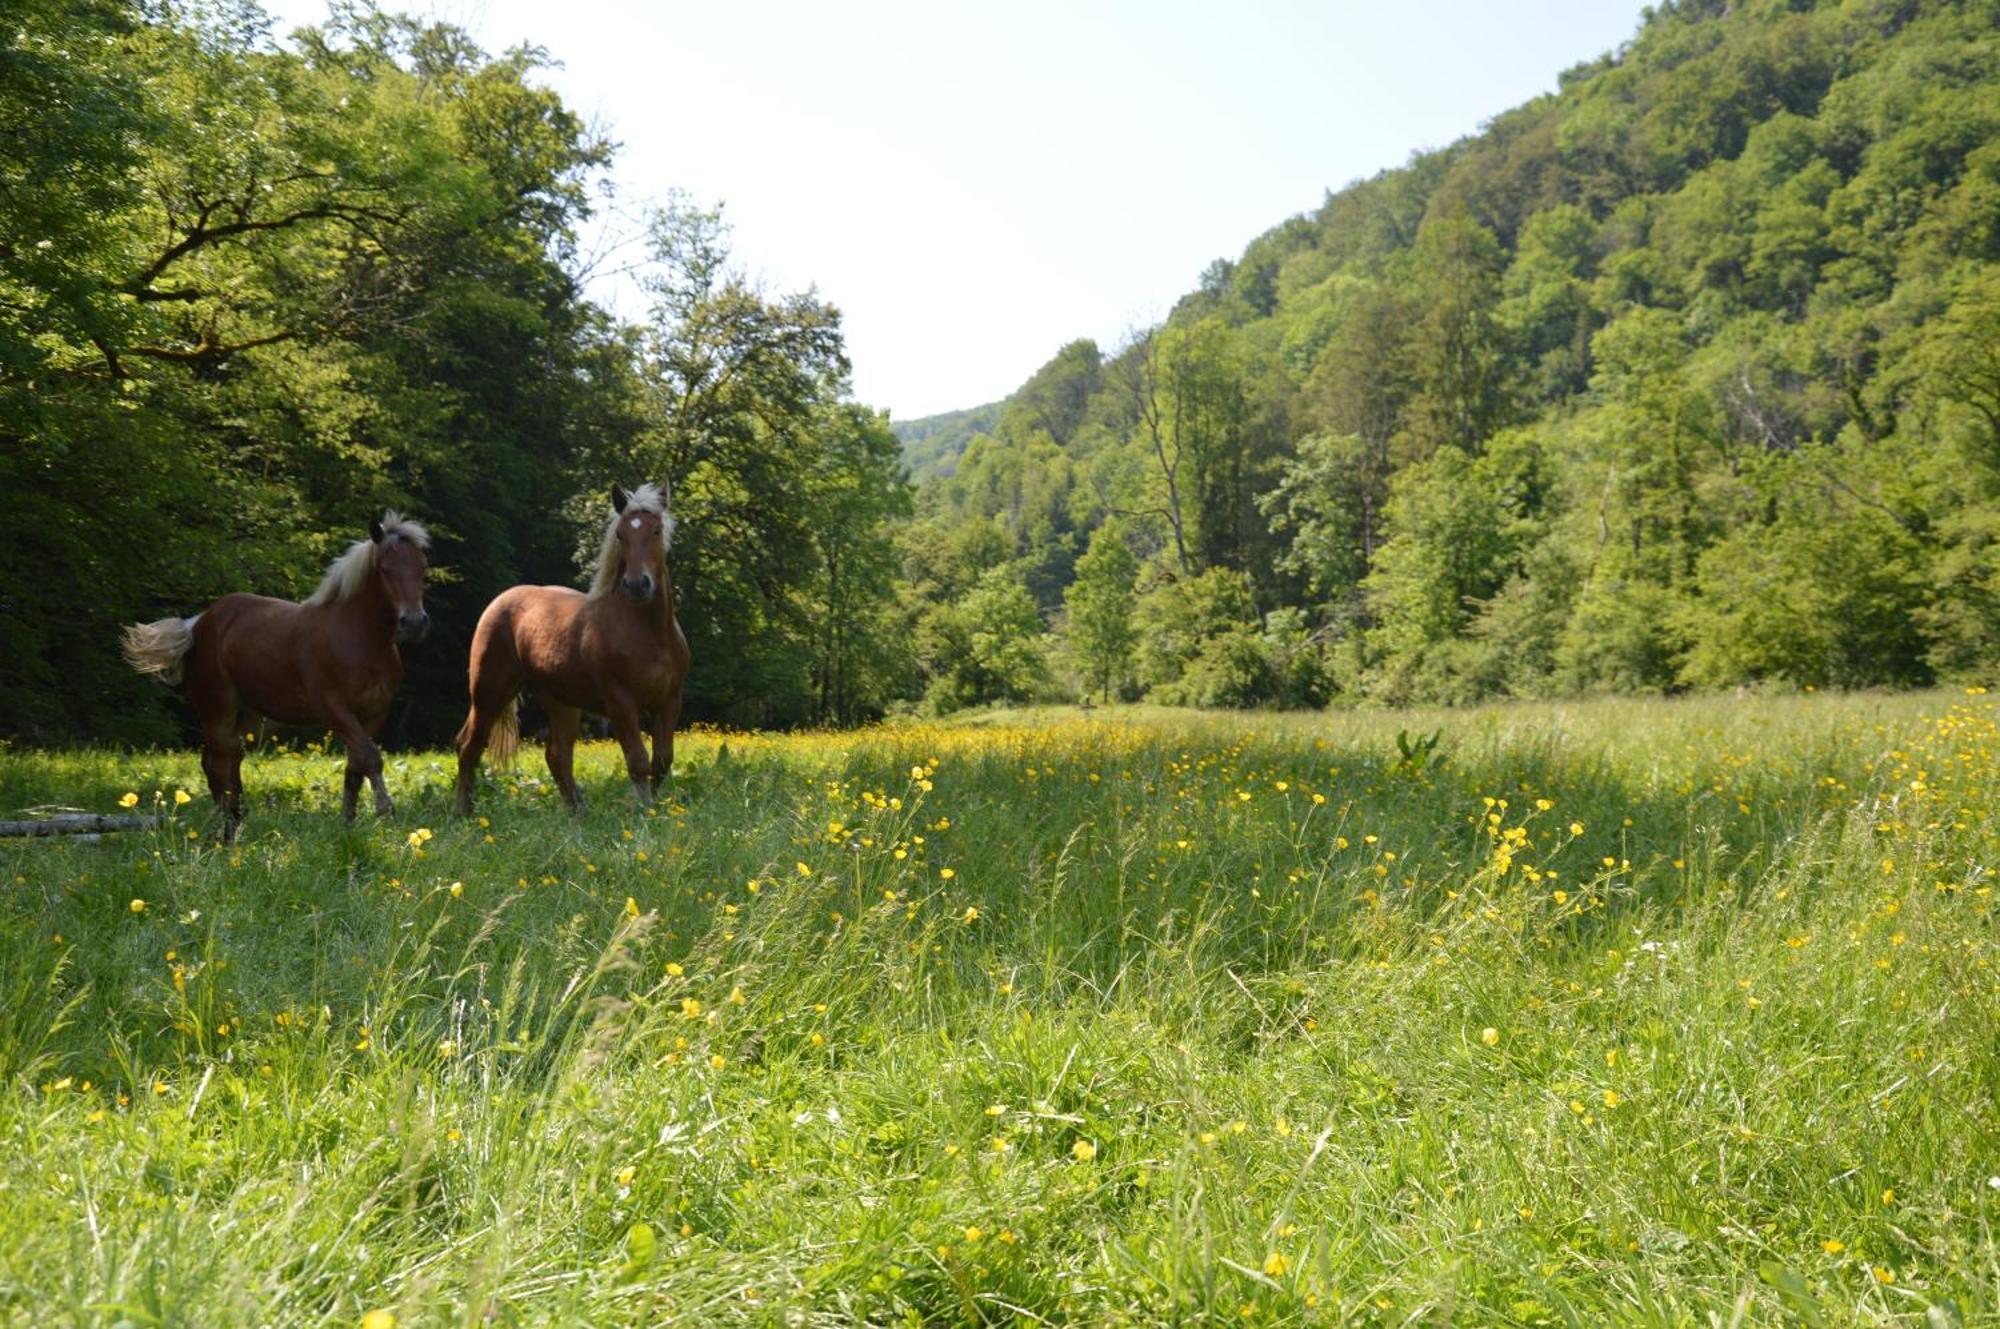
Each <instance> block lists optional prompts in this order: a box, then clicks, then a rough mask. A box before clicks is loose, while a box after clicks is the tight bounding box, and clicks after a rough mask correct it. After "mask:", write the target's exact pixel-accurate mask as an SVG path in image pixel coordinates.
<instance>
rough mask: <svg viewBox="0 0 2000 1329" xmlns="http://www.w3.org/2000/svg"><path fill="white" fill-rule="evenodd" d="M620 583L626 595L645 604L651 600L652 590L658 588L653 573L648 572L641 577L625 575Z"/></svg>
mask: <svg viewBox="0 0 2000 1329" xmlns="http://www.w3.org/2000/svg"><path fill="white" fill-rule="evenodd" d="M621 585H623V586H624V588H625V594H626V596H627V597H629V598H630V599H633V600H636V601H638V602H639V603H640V604H645V603H646V602H647V601H649V600H651V599H652V598H653V592H655V591H656V590H658V589H659V586H658V584H657V583H656V582H654V580H653V574H652V573H650V572H649V573H647V574H646V575H645V576H643V577H627V578H625V580H624V581H623V582H622V583H621Z"/></svg>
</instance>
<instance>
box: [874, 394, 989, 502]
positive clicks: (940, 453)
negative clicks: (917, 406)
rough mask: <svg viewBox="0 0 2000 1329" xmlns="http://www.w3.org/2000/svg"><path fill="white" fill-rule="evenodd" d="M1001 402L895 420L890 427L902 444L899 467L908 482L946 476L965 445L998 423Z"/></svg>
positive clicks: (950, 471)
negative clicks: (907, 473) (903, 471)
mask: <svg viewBox="0 0 2000 1329" xmlns="http://www.w3.org/2000/svg"><path fill="white" fill-rule="evenodd" d="M1005 405H1006V403H1005V402H997V401H996V402H988V403H987V404H986V405H984V406H968V407H967V408H965V409H964V410H962V411H945V412H943V413H942V414H939V415H926V416H924V417H922V418H921V419H917V420H898V421H896V422H895V424H893V425H892V426H891V428H892V429H894V430H895V433H896V440H897V442H899V443H901V444H902V445H903V464H904V466H905V467H906V468H908V470H909V473H910V479H911V480H913V481H916V482H918V483H922V482H923V481H925V480H929V479H933V478H935V477H937V476H940V475H950V474H951V473H952V471H953V470H954V469H956V468H957V466H958V459H959V458H960V457H961V456H963V455H964V453H965V445H966V444H967V443H970V442H971V441H972V440H973V439H974V438H975V437H977V436H978V435H980V434H984V433H988V432H990V431H991V430H992V429H993V427H994V426H995V425H997V424H999V423H1000V411H1001V408H1002V407H1004V406H1005Z"/></svg>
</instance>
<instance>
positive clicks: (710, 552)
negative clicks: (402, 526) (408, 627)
mask: <svg viewBox="0 0 2000 1329" xmlns="http://www.w3.org/2000/svg"><path fill="white" fill-rule="evenodd" d="M10 13H11V15H12V17H11V24H12V29H13V37H12V40H11V41H9V42H7V43H5V44H0V129H4V132H0V532H4V533H3V534H0V737H9V736H11V737H19V738H24V739H28V740H33V741H52V740H63V739H69V738H77V737H86V736H93V735H103V736H113V737H117V738H120V739H125V740H129V741H144V740H151V739H160V738H164V737H166V736H168V735H169V734H170V733H171V732H172V731H173V729H174V727H175V724H176V722H177V717H179V719H180V721H181V722H184V720H185V712H184V711H181V710H179V709H178V707H179V703H178V702H177V701H176V700H175V699H174V698H173V697H172V696H171V694H169V693H167V692H165V691H164V690H162V689H159V688H157V687H155V686H153V685H151V684H149V683H147V682H145V681H144V680H141V679H140V678H138V677H137V676H135V675H133V674H131V673H130V672H129V671H127V670H126V669H125V668H124V667H123V666H122V664H121V663H120V662H119V660H118V657H117V654H116V638H117V629H118V627H119V625H120V624H121V623H124V622H128V621H133V620H143V619H150V618H155V617H159V616H161V615H164V614H169V613H173V614H188V613H192V612H194V611H195V610H197V609H199V608H201V607H202V606H203V605H204V604H206V603H207V602H208V601H210V600H212V599H213V598H214V597H216V596H217V595H220V594H222V593H224V592H227V591H231V590H239V589H248V590H257V591H262V592H265V593H272V594H281V595H294V596H296V595H299V594H302V593H303V592H304V591H306V590H307V589H309V588H310V586H311V585H312V584H313V583H314V581H315V580H316V579H317V577H318V576H319V573H320V571H321V569H322V568H323V567H324V565H325V563H326V561H327V560H328V558H329V557H331V556H332V555H333V554H334V553H335V552H337V551H338V550H339V549H340V548H341V547H342V546H344V545H345V544H346V543H347V542H348V541H349V540H351V539H353V538H355V537H356V536H357V535H358V534H359V533H360V532H361V530H362V529H363V528H364V526H365V523H366V521H367V519H368V518H369V517H370V516H371V515H373V514H374V513H376V512H379V511H380V510H381V509H382V508H383V507H384V506H386V505H396V506H399V507H401V508H403V509H404V510H405V511H406V512H408V513H410V514H411V515H414V516H417V517H420V518H422V519H424V520H425V521H427V522H429V523H430V524H431V526H432V528H433V530H434V531H435V532H436V534H437V536H438V543H437V548H436V550H435V551H434V556H433V561H434V563H435V564H436V566H437V578H436V582H437V584H436V585H435V587H434V590H433V594H432V600H431V610H432V617H433V619H434V621H435V622H436V623H437V624H438V631H437V632H436V633H435V634H434V635H433V637H432V639H431V640H430V641H429V642H427V643H425V644H424V645H422V646H421V647H418V648H415V649H412V650H410V651H408V652H407V653H406V655H407V659H408V663H409V666H410V670H411V675H410V678H409V681H408V683H407V684H406V686H405V690H404V694H403V696H402V698H401V700H400V701H399V704H398V710H397V712H396V714H395V716H394V718H393V720H392V731H391V734H390V738H391V740H392V741H396V742H403V741H409V740H413V739H419V738H421V739H427V740H432V741H435V740H439V739H442V738H444V737H447V736H448V735H449V734H450V733H451V731H452V730H453V728H454V727H455V726H456V725H457V723H458V720H459V718H460V716H461V715H462V713H463V669H464V661H465V649H466V644H467V641H468V639H469V636H470V633H471V630H472V627H473V624H474V622H475V621H476V619H477V616H478V613H479V610H480V608H481V607H482V606H483V605H484V604H485V603H486V601H487V599H488V598H490V597H491V595H493V594H494V593H495V592H496V591H498V590H499V589H501V588H502V587H505V586H507V585H510V584H513V583H515V582H520V581H529V582H571V583H573V582H574V580H575V578H576V575H577V563H576V556H577V552H578V549H579V546H580V545H583V544H587V542H588V540H589V533H590V531H591V530H592V528H593V527H594V526H596V525H597V524H598V523H600V522H601V520H602V516H603V507H602V505H603V495H604V493H605V491H606V489H607V487H608V485H609V484H610V483H611V482H612V481H614V480H615V481H619V482H622V483H624V484H626V485H628V486H630V485H634V484H637V483H639V482H641V481H644V480H657V481H663V482H666V483H669V484H670V485H671V486H672V492H673V504H674V508H675V510H676V513H677V515H678V517H679V519H680V528H679V529H680V534H679V537H678V539H677V542H676V547H675V550H674V553H673V556H672V566H673V576H674V578H675V581H676V584H677V586H678V589H679V592H680V602H679V608H680V618H681V621H682V623H683V624H684V626H685V628H686V630H687V633H688V636H689V638H690V641H691V645H692V647H693V650H694V656H695V665H694V670H693V673H692V675H691V679H690V683H689V698H688V702H689V708H688V714H689V716H690V717H691V718H698V719H715V720H721V721H725V722H730V723H738V724H795V723H805V722H830V723H849V722H853V721H855V720H858V719H862V718H866V717H869V716H873V715H879V714H881V713H883V712H884V711H885V710H887V709H889V708H891V707H893V706H895V705H898V704H900V703H903V702H917V703H920V704H922V705H924V706H926V707H928V708H930V709H933V710H939V711H943V710H950V709H953V708H956V707H961V706H966V705H972V704H978V703H984V702H993V701H1008V700H1020V699H1027V698H1033V697H1038V696H1064V695H1067V696H1076V695H1081V694H1088V695H1092V696H1125V697H1132V696H1138V695H1142V694H1143V695H1146V696H1149V697H1151V698H1152V699H1154V700H1157V701H1163V702H1179V703H1190V704H1199V705H1227V706H1247V705H1264V704H1284V705H1319V704H1324V703H1327V702H1329V701H1340V702H1357V701H1369V700H1379V701H1386V702H1407V701H1428V700H1438V701H1468V700H1473V699H1477V698H1482V697H1510V696H1511V697H1524V696H1536V695H1549V694H1571V693H1582V692H1591V691H1604V690H1616V691H1645V692H1657V691H1663V690H1674V689H1681V688H1708V687H1717V686H1730V685H1735V684H1741V683H1755V682H1762V681H1770V682H1773V683H1777V684H1782V685H1789V686H1805V685H1815V686H1825V685H1833V686H1857V685H1878V684H1879V685H1892V686H1893V685H1918V684H1924V683H1928V682H1932V681H1935V680H1938V679H1959V678H1965V679H1971V678H1983V677H1985V676H1986V674H1987V673H1988V672H1990V671H1991V669H1992V668H1993V666H1994V664H1995V661H1996V658H2000V0H1844V2H1843V3H1837V4H1836V3H1831V2H1830V0H1829V2H1828V3H1819V4H1815V3H1810V2H1809V0H1788V2H1784V3H1780V2H1779V0H1758V2H1756V3H1747V4H1746V3H1724V2H1723V0H1688V2H1686V3H1670V4H1664V5H1661V6H1659V7H1658V8H1657V9H1656V10H1654V11H1652V12H1651V13H1650V15H1649V16H1648V18H1647V19H1646V21H1645V23H1644V24H1643V26H1642V28H1641V30H1640V31H1639V32H1638V33H1637V34H1636V36H1635V37H1634V39H1633V41H1632V42H1631V43H1630V44H1629V45H1628V46H1627V47H1626V48H1625V49H1623V50H1622V51H1620V52H1618V53H1616V54H1615V55H1609V56H1605V57H1602V58H1600V59H1597V60H1596V61H1594V62H1592V63H1589V64H1585V65H1580V66H1578V67H1577V68H1575V69H1573V70H1571V71H1570V72H1569V73H1568V74H1566V75H1565V76H1564V78H1563V80H1562V86H1561V89H1560V91H1558V92H1556V93H1554V94H1551V95H1549V96H1546V97H1543V98H1541V99H1539V100H1537V101H1535V102H1532V103H1530V104H1528V105H1525V106H1521V107H1518V108H1515V109H1513V110H1511V111H1507V112H1505V113H1504V114H1500V115H1498V116H1497V117H1496V118H1495V119H1494V120H1493V121H1492V122H1491V123H1490V124H1489V125H1488V126H1487V128H1486V129H1485V130H1484V131H1483V132H1481V133H1480V134H1478V135H1476V136H1474V137H1471V138H1468V139H1466V140H1464V141H1462V142H1460V143H1457V144H1454V145H1452V146H1450V147H1448V148H1445V149H1443V150H1440V151H1434V152H1428V153H1423V154H1421V155H1418V156H1416V157H1414V158H1413V159H1412V160H1411V162H1410V163H1409V164H1408V165H1407V166H1405V167H1403V168H1401V169H1399V170H1394V171H1389V172H1385V173H1384V174H1382V175H1379V176H1377V177H1375V178H1373V179H1370V180H1367V181H1364V182H1361V183H1358V184H1355V185H1352V186H1350V187H1348V188H1345V189H1343V190H1341V191H1340V192H1338V193H1335V194H1332V195H1330V196H1328V197H1327V198H1326V199H1325V201H1324V203H1323V204H1322V205H1321V206H1320V207H1319V208H1318V210H1317V211H1315V212H1313V213H1310V214H1307V215H1302V216H1298V217H1294V218H1291V219H1290V220H1288V221H1286V222H1284V223H1283V224H1281V225H1279V226H1277V227H1275V228H1274V229H1272V230H1271V231H1269V232H1267V233H1266V234H1264V235H1262V236H1259V237H1258V238H1256V239H1255V240H1254V241H1252V242H1251V243H1250V245H1249V246H1248V248H1247V249H1246V250H1245V251H1244V252H1243V254H1242V255H1241V256H1240V257H1239V258H1238V259H1236V260H1235V261H1233V262H1232V261H1218V262H1216V263H1215V264H1214V265H1212V266H1211V267H1210V268H1209V270H1208V271H1207V272H1206V273H1204V274H1202V277H1201V281H1200V285H1199V287H1198V289H1196V290H1194V291H1192V292H1190V293H1189V294H1187V295H1186V296H1185V297H1184V298H1183V299H1181V301H1180V302H1179V303H1178V305H1177V306H1176V307H1175V309H1174V311H1173V313H1172V314H1171V315H1170V316H1169V317H1168V318H1167V319H1166V320H1165V322H1164V323H1163V324H1162V325H1160V326H1159V327H1156V328H1153V329H1151V330H1149V331H1147V332H1145V333H1144V334H1142V335H1140V336H1138V337H1136V338H1135V339H1133V340H1132V341H1131V343H1130V344H1128V345H1123V346H1117V347H1108V348H1107V347H1099V346H1097V345H1095V344H1093V343H1091V342H1088V341H1078V342H1073V343H1071V344H1069V345H1067V346H1064V347H1062V348H1061V349H1060V350H1059V351H1057V352H1056V354H1055V355H1054V356H1053V358H1052V359H1051V360H1050V361H1049V363H1048V364H1047V365H1046V366H1044V367H1043V368H1042V369H1041V370H1040V371H1039V372H1038V373H1037V374H1035V376H1034V377H1033V378H1031V379H1030V380H1029V381H1028V382H1027V383H1026V384H1024V385H1022V386H1021V387H1020V389H1019V390H1017V391H1016V392H1015V393H1014V394H1013V395H1012V396H1011V397H1009V398H1008V399H1007V400H1006V401H1005V402H1004V403H1001V404H997V405H995V406H992V407H984V408H976V409H974V410H971V411H968V412H960V413H956V414H955V415H953V416H947V417H937V418H933V419H931V420H927V421H920V422H915V427H913V428H911V429H910V430H909V431H908V433H907V434H906V435H905V438H904V440H903V443H902V448H903V449H905V450H906V451H904V452H903V453H902V454H901V455H899V444H898V440H897V438H896V436H895V435H894V434H892V433H891V431H890V428H889V425H888V423H887V421H886V419H885V418H884V417H883V416H882V415H881V414H879V413H877V412H874V411H871V410H869V409H867V408H866V407H864V406H861V405H859V404H857V403H855V402H854V401H853V400H852V399H851V394H850V392H849V389H848V365H847V359H846V351H845V346H844V342H843V338H842V335H841V329H840V316H839V312H838V311H837V310H835V309H834V308H832V307H831V306H829V305H828V304H826V303H825V302H824V301H823V300H821V299H820V298H818V297H817V296H816V295H814V294H811V293H810V292H808V293H798V294H792V293H782V292H771V291H767V290H765V289H763V288H761V287H759V286H758V285H756V284H755V283H753V282H751V281H750V280H749V279H747V278H746V277H745V276H744V275H743V269H742V268H741V267H739V266H738V265H737V263H736V262H735V261H734V260H733V259H732V257H731V255H730V254H729V251H728V231H727V227H726V226H725V224H724V222H723V220H722V219H721V218H720V217H719V216H718V215H717V214H715V213H713V212H708V211H704V210H703V209H702V208H701V207H700V206H698V205H696V204H695V203H693V202H691V201H689V200H687V199H685V198H682V197H680V196H677V195H676V196H672V197H671V200H670V202H669V203H668V204H667V205H666V206H664V207H662V208H660V209H658V210H657V211H656V212H655V214H654V215H653V217H652V223H651V227H650V231H649V236H648V238H649V243H650V254H649V262H648V265H647V268H646V272H647V276H646V278H645V280H646V283H647V289H648V291H649V292H650V294H651V297H652V302H651V309H650V311H649V314H648V316H647V317H646V318H644V319H643V320H641V321H639V322H637V323H629V324H628V323H622V322H619V321H617V320H614V319H613V318H611V317H610V316H608V315H607V314H606V313H604V312H603V311H602V310H600V309H599V308H597V307H596V306H594V305H593V304H592V303H590V302H589V301H588V300H587V299H585V298H584V296H583V294H582V292H583V288H584V285H585V282H586V280H587V277H588V272H587V265H586V263H585V261H584V260H583V259H582V258H581V257H580V255H579V253H578V245H577V238H576V237H577V234H578V228H579V226H580V225H581V224H582V223H583V222H584V220H585V219H586V218H587V217H588V216H589V213H590V210H591V207H592V205H593V202H594V201H595V199H596V198H597V197H598V188H599V185H600V184H601V182H602V181H603V180H604V179H605V175H604V173H605V170H606V167H607V165H608V163H609V162H610V161H611V160H612V158H613V154H614V151H615V145H614V144H613V143H611V142H609V141H606V140H604V139H602V138H600V137H598V136H597V135H595V134H594V133H593V132H591V131H590V130H589V129H588V128H587V127H586V126H585V125H584V124H583V122H582V121H581V120H580V119H579V117H578V116H577V115H576V114H575V113H574V112H573V111H572V110H571V109H570V108H568V107H566V106H565V105H563V103H562V102H561V100H560V98H559V97H557V96H556V95H555V94H554V93H552V92H551V91H550V90H549V89H548V88H547V87H546V86H544V85H543V83H542V82H541V80H540V79H539V78H538V76H537V70H538V68H539V67H540V66H541V65H542V64H543V63H544V61H545V60H546V58H547V57H546V56H545V55H544V54H543V53H542V52H540V51H538V50H532V49H529V50H517V51H512V52H508V53H506V54H503V55H498V56H495V55H491V54H488V53H486V52H482V51H480V50H478V49H477V48H476V47H475V46H474V45H473V44H472V43H471V42H470V41H469V40H468V39H467V38H466V36H465V35H464V34H463V33H461V32H458V31H457V30H455V29H452V28H450V27H448V26H443V25H438V24H432V23H427V22H416V21H411V20H405V19H399V18H394V17H390V16H385V15H383V14H380V13H378V12H376V11H374V10H373V9H369V8H365V7H355V6H341V7H338V8H336V10H335V11H334V17H333V18H331V19H330V20H329V22H328V23H327V24H326V25H325V26H324V27H322V28H320V29H316V30H309V31H306V32H303V33H301V34H298V35H297V36H296V38H295V39H287V40H284V41H278V40H274V39H273V37H272V35H271V34H270V33H269V32H268V23H267V21H266V20H265V19H264V18H263V16H262V15H261V13H260V12H259V11H258V10H257V9H256V8H255V7H254V5H251V4H249V3H237V4H224V5H215V6H200V7H196V8H192V9H189V10H181V9H178V8H171V7H169V8H161V7H156V6H152V5H147V4H142V3H139V2H138V0H84V2H83V3H72V2H70V0H26V3H24V4H21V5H18V6H16V8H15V9H14V10H13V11H10ZM1328 132H1337V131H1336V129H1335V128H1334V127H1330V128H1329V131H1328ZM667 183H670V182H660V184H661V185H665V184H667ZM967 261H968V262H973V261H976V256H973V255H968V256H967ZM967 317H977V312H976V311H968V313H967ZM912 469H914V470H915V472H916V475H915V477H914V478H915V479H917V480H918V481H920V484H919V485H918V486H917V488H916V489H915V490H914V491H913V489H912V487H911V484H910V479H911V478H912V476H911V474H910V471H911V470H912Z"/></svg>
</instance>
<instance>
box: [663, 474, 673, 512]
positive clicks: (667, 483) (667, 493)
mask: <svg viewBox="0 0 2000 1329" xmlns="http://www.w3.org/2000/svg"><path fill="white" fill-rule="evenodd" d="M660 506H662V507H664V508H666V510H667V511H669V512H672V511H673V509H674V482H673V481H672V480H662V481H660Z"/></svg>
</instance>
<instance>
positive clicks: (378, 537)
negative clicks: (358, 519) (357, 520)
mask: <svg viewBox="0 0 2000 1329" xmlns="http://www.w3.org/2000/svg"><path fill="white" fill-rule="evenodd" d="M368 538H369V539H370V540H373V541H374V542H375V543H376V544H378V545H379V544H381V543H382V522H381V519H380V518H377V517H370V518H369V519H368Z"/></svg>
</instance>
